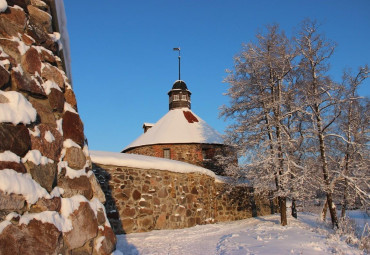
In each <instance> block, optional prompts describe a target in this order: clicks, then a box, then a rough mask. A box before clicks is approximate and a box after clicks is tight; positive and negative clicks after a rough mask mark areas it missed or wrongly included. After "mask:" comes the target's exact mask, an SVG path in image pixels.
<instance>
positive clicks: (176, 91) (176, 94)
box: [168, 80, 191, 110]
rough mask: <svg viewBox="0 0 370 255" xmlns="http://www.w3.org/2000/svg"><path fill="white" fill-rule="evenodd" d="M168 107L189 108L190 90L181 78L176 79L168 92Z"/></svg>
mask: <svg viewBox="0 0 370 255" xmlns="http://www.w3.org/2000/svg"><path fill="white" fill-rule="evenodd" d="M168 96H169V109H170V110H172V109H176V108H189V109H191V101H190V96H191V92H190V91H189V90H188V87H187V86H186V83H185V82H184V81H183V80H177V81H175V83H174V84H173V86H172V89H171V90H170V91H169V92H168Z"/></svg>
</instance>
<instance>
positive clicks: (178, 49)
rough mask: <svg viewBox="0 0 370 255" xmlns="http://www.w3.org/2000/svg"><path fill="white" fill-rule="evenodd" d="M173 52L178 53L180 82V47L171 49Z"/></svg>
mask: <svg viewBox="0 0 370 255" xmlns="http://www.w3.org/2000/svg"><path fill="white" fill-rule="evenodd" d="M173 50H175V51H178V52H179V80H181V77H180V73H181V72H180V60H181V55H180V47H178V48H173Z"/></svg>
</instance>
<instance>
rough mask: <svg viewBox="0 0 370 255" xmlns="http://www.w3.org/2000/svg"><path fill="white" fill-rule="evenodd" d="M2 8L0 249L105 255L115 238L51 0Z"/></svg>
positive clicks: (10, 2)
mask: <svg viewBox="0 0 370 255" xmlns="http://www.w3.org/2000/svg"><path fill="white" fill-rule="evenodd" d="M61 2H62V1H61V0H58V4H60V3H61ZM0 8H1V10H0V254H110V253H111V252H112V251H113V250H114V247H115V242H116V238H115V235H114V233H113V231H112V229H111V227H110V225H109V222H108V220H107V218H106V214H105V211H104V206H103V204H102V203H104V202H105V197H104V194H103V192H102V191H101V188H100V186H99V185H98V183H97V181H96V179H95V176H94V174H93V172H92V171H91V162H90V158H89V153H88V149H87V146H86V144H85V138H84V128H83V123H82V121H81V119H80V116H79V114H78V112H77V103H76V99H75V96H74V93H73V90H72V86H71V81H70V80H69V79H68V78H67V75H66V70H67V69H66V65H65V63H64V62H63V61H62V58H61V57H62V52H61V47H60V42H61V38H60V33H59V27H58V24H57V22H56V20H57V19H58V17H56V16H55V14H56V13H58V11H57V10H55V8H56V3H55V2H54V1H52V0H45V1H41V0H7V1H6V2H4V1H2V2H1V7H0ZM59 11H62V13H64V10H59ZM59 13H60V12H59Z"/></svg>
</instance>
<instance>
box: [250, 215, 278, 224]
mask: <svg viewBox="0 0 370 255" xmlns="http://www.w3.org/2000/svg"><path fill="white" fill-rule="evenodd" d="M254 219H256V220H260V221H262V222H271V223H274V224H279V225H280V221H279V220H273V219H265V218H262V217H259V216H257V217H254Z"/></svg>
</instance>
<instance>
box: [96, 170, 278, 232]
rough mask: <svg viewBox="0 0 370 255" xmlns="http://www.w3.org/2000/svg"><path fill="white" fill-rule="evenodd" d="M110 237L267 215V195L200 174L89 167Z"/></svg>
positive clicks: (268, 204) (269, 202) (268, 212)
mask: <svg viewBox="0 0 370 255" xmlns="http://www.w3.org/2000/svg"><path fill="white" fill-rule="evenodd" d="M93 171H94V173H95V175H96V176H97V178H98V181H99V183H100V185H101V187H102V189H103V191H104V193H105V196H106V199H107V201H106V203H105V208H106V212H107V216H108V219H109V221H110V224H111V226H112V228H113V230H114V232H115V233H116V234H122V233H133V232H144V231H150V230H154V229H177V228H186V227H192V226H195V225H202V224H208V223H216V222H222V221H233V220H240V219H245V218H250V217H252V216H261V215H267V214H271V210H272V208H271V202H272V201H270V200H269V198H268V194H267V193H266V194H262V195H256V194H254V193H253V189H252V188H251V187H247V186H239V187H232V186H230V184H225V183H222V182H219V181H217V180H215V178H214V177H211V176H208V175H206V174H201V173H179V172H171V171H164V170H156V169H142V168H134V167H127V166H113V165H103V164H98V163H93Z"/></svg>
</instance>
